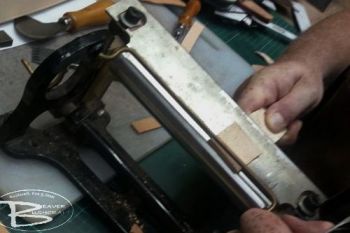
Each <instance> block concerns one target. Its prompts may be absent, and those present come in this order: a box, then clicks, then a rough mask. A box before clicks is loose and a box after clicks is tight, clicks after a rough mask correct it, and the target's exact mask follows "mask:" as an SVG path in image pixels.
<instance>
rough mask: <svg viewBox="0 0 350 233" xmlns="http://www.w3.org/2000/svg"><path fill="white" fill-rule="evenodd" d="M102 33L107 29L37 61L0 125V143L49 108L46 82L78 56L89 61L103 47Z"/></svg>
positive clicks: (105, 35)
mask: <svg viewBox="0 0 350 233" xmlns="http://www.w3.org/2000/svg"><path fill="white" fill-rule="evenodd" d="M106 37H107V30H101V31H96V32H92V33H89V34H87V35H85V36H82V37H79V38H77V39H75V40H73V41H72V42H71V43H69V44H66V45H64V46H63V47H61V48H60V49H58V50H56V51H55V52H53V53H52V54H51V55H50V56H49V57H48V58H47V59H45V60H44V61H43V63H41V65H40V66H39V67H38V68H37V69H36V70H35V71H34V73H33V74H32V76H31V77H30V79H29V80H28V82H27V84H26V86H25V89H24V92H23V96H22V98H21V101H20V103H19V104H18V105H17V107H16V109H15V110H14V111H13V112H12V113H10V114H8V116H7V118H6V119H5V120H4V121H3V124H2V125H1V126H0V144H3V143H5V142H6V141H8V140H11V139H13V138H15V137H18V136H20V135H23V134H24V133H25V131H26V130H27V128H28V127H29V125H30V123H31V122H32V121H33V120H34V119H35V118H37V117H38V116H39V115H40V114H42V113H43V112H45V111H47V110H49V108H50V104H51V102H52V101H50V100H47V98H46V94H47V92H48V91H49V85H50V83H51V82H52V81H53V80H54V79H55V77H56V76H57V75H58V74H59V73H60V72H62V71H63V70H66V69H67V67H68V66H69V65H70V64H72V63H78V64H79V63H80V62H81V61H82V58H83V59H90V60H91V61H93V60H94V58H95V57H96V56H97V55H98V54H99V52H100V51H101V50H102V49H103V48H104V47H103V45H104V41H105V40H106Z"/></svg>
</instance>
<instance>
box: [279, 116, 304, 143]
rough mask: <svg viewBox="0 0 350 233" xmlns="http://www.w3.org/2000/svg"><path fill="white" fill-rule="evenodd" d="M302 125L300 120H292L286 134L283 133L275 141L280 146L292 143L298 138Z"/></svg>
mask: <svg viewBox="0 0 350 233" xmlns="http://www.w3.org/2000/svg"><path fill="white" fill-rule="evenodd" d="M302 126H303V122H302V121H299V120H297V121H294V122H292V123H291V124H290V125H289V126H288V129H287V132H286V134H285V135H283V137H282V138H281V139H280V140H279V141H278V142H277V144H278V145H280V146H285V145H291V144H294V143H295V142H296V141H297V139H298V135H299V132H300V130H301V128H302Z"/></svg>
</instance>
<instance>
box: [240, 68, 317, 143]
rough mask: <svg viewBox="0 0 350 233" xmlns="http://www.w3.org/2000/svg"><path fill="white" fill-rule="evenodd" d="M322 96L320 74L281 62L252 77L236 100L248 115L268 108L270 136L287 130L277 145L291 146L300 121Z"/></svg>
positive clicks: (241, 89) (298, 129)
mask: <svg viewBox="0 0 350 233" xmlns="http://www.w3.org/2000/svg"><path fill="white" fill-rule="evenodd" d="M322 96H323V77H322V74H321V73H319V72H318V71H315V70H311V69H309V68H308V67H306V66H304V65H303V64H300V63H298V62H292V61H281V62H277V63H275V64H273V65H271V66H268V67H266V68H263V69H262V70H259V71H258V72H257V73H256V74H254V75H253V76H252V77H251V78H250V79H249V80H247V82H245V83H244V84H243V85H242V86H241V87H240V88H239V89H238V91H237V92H236V95H235V98H236V100H237V102H238V104H239V105H240V106H241V108H242V109H243V110H244V111H246V112H247V113H251V112H254V111H256V110H258V109H260V108H267V111H266V124H267V126H268V127H269V128H270V130H272V131H273V132H280V131H282V130H284V129H287V133H286V134H285V135H284V137H282V138H281V140H280V142H281V143H284V144H290V143H293V142H294V141H295V140H296V138H297V135H298V133H299V131H300V129H301V126H302V122H301V121H300V120H299V117H300V116H302V115H303V114H304V113H306V112H307V111H310V110H311V109H313V108H314V107H315V106H317V104H318V103H319V102H320V101H321V99H322Z"/></svg>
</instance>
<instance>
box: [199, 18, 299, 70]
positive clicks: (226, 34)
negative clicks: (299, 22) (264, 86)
mask: <svg viewBox="0 0 350 233" xmlns="http://www.w3.org/2000/svg"><path fill="white" fill-rule="evenodd" d="M273 15H274V19H273V23H275V24H277V25H279V26H281V27H283V28H285V29H287V30H289V31H291V32H293V33H296V30H295V28H294V27H293V26H292V25H290V24H289V23H287V22H286V20H284V18H283V17H282V16H280V15H279V14H276V13H274V14H273ZM199 19H200V21H201V22H202V23H204V24H205V25H206V26H207V27H208V28H210V29H211V30H212V31H213V32H214V33H215V34H216V35H218V36H219V37H220V38H221V39H222V40H223V41H224V42H225V43H226V44H227V45H229V46H230V47H231V48H232V49H233V50H234V51H236V52H237V53H238V54H239V55H241V56H242V57H243V58H244V59H245V60H246V61H247V62H248V63H249V64H265V62H264V61H263V60H262V59H261V58H260V57H259V56H258V55H256V54H255V51H260V52H264V53H266V54H267V55H269V56H270V57H271V58H273V59H275V58H278V57H279V56H280V55H281V53H283V51H284V50H285V49H286V47H287V45H288V44H289V41H287V40H286V39H284V38H282V37H281V36H280V35H278V34H276V33H275V32H272V31H270V30H269V29H266V28H264V27H262V26H260V25H257V26H256V27H253V28H248V27H246V26H244V25H241V24H233V23H229V22H224V21H223V20H221V19H220V18H218V17H215V16H213V15H210V14H208V13H207V12H204V13H202V14H201V15H200V16H199Z"/></svg>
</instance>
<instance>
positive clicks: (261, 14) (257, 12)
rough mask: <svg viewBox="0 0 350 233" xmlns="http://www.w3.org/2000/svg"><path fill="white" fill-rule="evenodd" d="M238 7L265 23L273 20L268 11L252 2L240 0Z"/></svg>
mask: <svg viewBox="0 0 350 233" xmlns="http://www.w3.org/2000/svg"><path fill="white" fill-rule="evenodd" d="M238 5H239V6H240V7H242V8H243V9H244V10H246V11H248V12H249V13H250V14H252V15H254V16H255V17H257V18H259V19H260V20H261V21H263V22H265V23H269V22H271V21H272V19H273V16H272V15H271V14H270V13H269V12H268V11H266V10H265V9H264V8H262V7H261V6H259V4H257V3H256V2H254V1H253V0H240V1H238Z"/></svg>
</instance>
